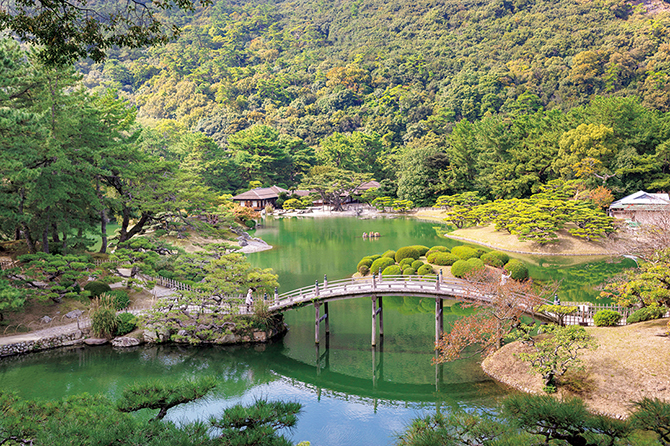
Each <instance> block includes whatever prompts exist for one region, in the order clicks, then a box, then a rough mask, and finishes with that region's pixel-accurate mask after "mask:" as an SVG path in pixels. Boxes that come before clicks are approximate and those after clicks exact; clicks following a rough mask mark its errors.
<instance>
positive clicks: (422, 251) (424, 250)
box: [412, 245, 430, 256]
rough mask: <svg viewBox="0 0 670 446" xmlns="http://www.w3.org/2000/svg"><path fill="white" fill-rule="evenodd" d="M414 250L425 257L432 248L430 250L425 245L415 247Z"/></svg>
mask: <svg viewBox="0 0 670 446" xmlns="http://www.w3.org/2000/svg"><path fill="white" fill-rule="evenodd" d="M412 248H414V249H416V250H417V251H419V255H420V256H425V255H426V253H427V252H428V251H429V250H430V248H428V247H427V246H423V245H413V246H412Z"/></svg>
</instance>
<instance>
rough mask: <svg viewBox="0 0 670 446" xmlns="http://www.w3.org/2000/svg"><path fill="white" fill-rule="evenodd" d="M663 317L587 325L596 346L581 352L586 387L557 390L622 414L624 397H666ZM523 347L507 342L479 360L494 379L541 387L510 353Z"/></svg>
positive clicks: (669, 375)
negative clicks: (631, 322) (481, 360)
mask: <svg viewBox="0 0 670 446" xmlns="http://www.w3.org/2000/svg"><path fill="white" fill-rule="evenodd" d="M667 323H668V319H667V318H666V319H658V320H655V321H647V322H641V323H637V324H631V325H627V326H622V327H589V328H587V330H588V332H589V333H590V334H591V336H593V338H594V339H595V340H596V342H597V343H598V348H597V349H596V350H592V351H586V352H582V354H580V358H581V359H582V360H583V361H584V365H585V373H584V376H586V379H585V380H583V382H585V383H586V385H585V386H584V388H585V389H586V390H585V391H583V392H580V393H574V392H569V391H566V390H565V389H561V387H559V392H558V394H557V395H558V396H563V395H575V396H579V397H580V398H583V399H584V401H585V402H586V404H587V405H588V407H589V408H590V409H591V410H593V411H595V412H600V413H604V414H609V415H617V416H626V415H627V414H628V413H629V410H630V402H631V401H638V400H641V399H642V398H644V397H645V396H646V397H650V398H653V397H656V398H661V399H664V400H665V401H669V402H670V337H668V336H666V335H664V333H665V332H666V330H667V327H666V324H667ZM525 348H527V347H526V346H524V345H523V344H521V343H520V342H513V343H511V344H508V345H506V346H504V347H503V348H502V349H500V350H498V351H497V352H496V353H495V354H493V355H492V356H490V357H488V358H486V359H485V360H484V362H483V363H482V368H483V369H484V371H485V372H486V373H488V374H490V375H491V376H493V377H494V378H495V379H497V380H498V381H501V382H504V383H505V384H508V385H510V386H512V387H515V388H517V389H520V390H524V391H527V392H533V393H542V387H543V383H542V380H541V378H540V376H539V375H537V374H534V373H532V372H531V371H530V368H529V366H528V364H527V363H525V362H522V361H520V360H518V359H516V358H515V357H514V353H517V352H521V351H524V349H525Z"/></svg>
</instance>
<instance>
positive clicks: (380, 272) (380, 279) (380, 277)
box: [378, 267, 382, 282]
mask: <svg viewBox="0 0 670 446" xmlns="http://www.w3.org/2000/svg"><path fill="white" fill-rule="evenodd" d="M378 277H379V281H380V282H381V281H382V269H381V267H380V268H379V276H378Z"/></svg>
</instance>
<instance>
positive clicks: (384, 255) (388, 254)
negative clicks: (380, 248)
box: [382, 249, 395, 260]
mask: <svg viewBox="0 0 670 446" xmlns="http://www.w3.org/2000/svg"><path fill="white" fill-rule="evenodd" d="M382 257H389V258H391V259H393V260H395V251H394V250H392V249H389V250H388V251H386V252H385V253H384V254H382Z"/></svg>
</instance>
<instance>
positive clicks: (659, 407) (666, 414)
mask: <svg viewBox="0 0 670 446" xmlns="http://www.w3.org/2000/svg"><path fill="white" fill-rule="evenodd" d="M634 407H635V411H634V412H633V416H632V417H631V423H632V424H633V425H634V426H636V427H638V428H640V429H644V430H648V431H652V432H654V433H655V434H656V435H657V436H658V439H659V440H660V442H661V444H663V445H668V444H670V405H669V404H668V403H667V402H664V401H661V400H660V399H658V398H643V399H642V400H641V401H637V402H635V403H634Z"/></svg>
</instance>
